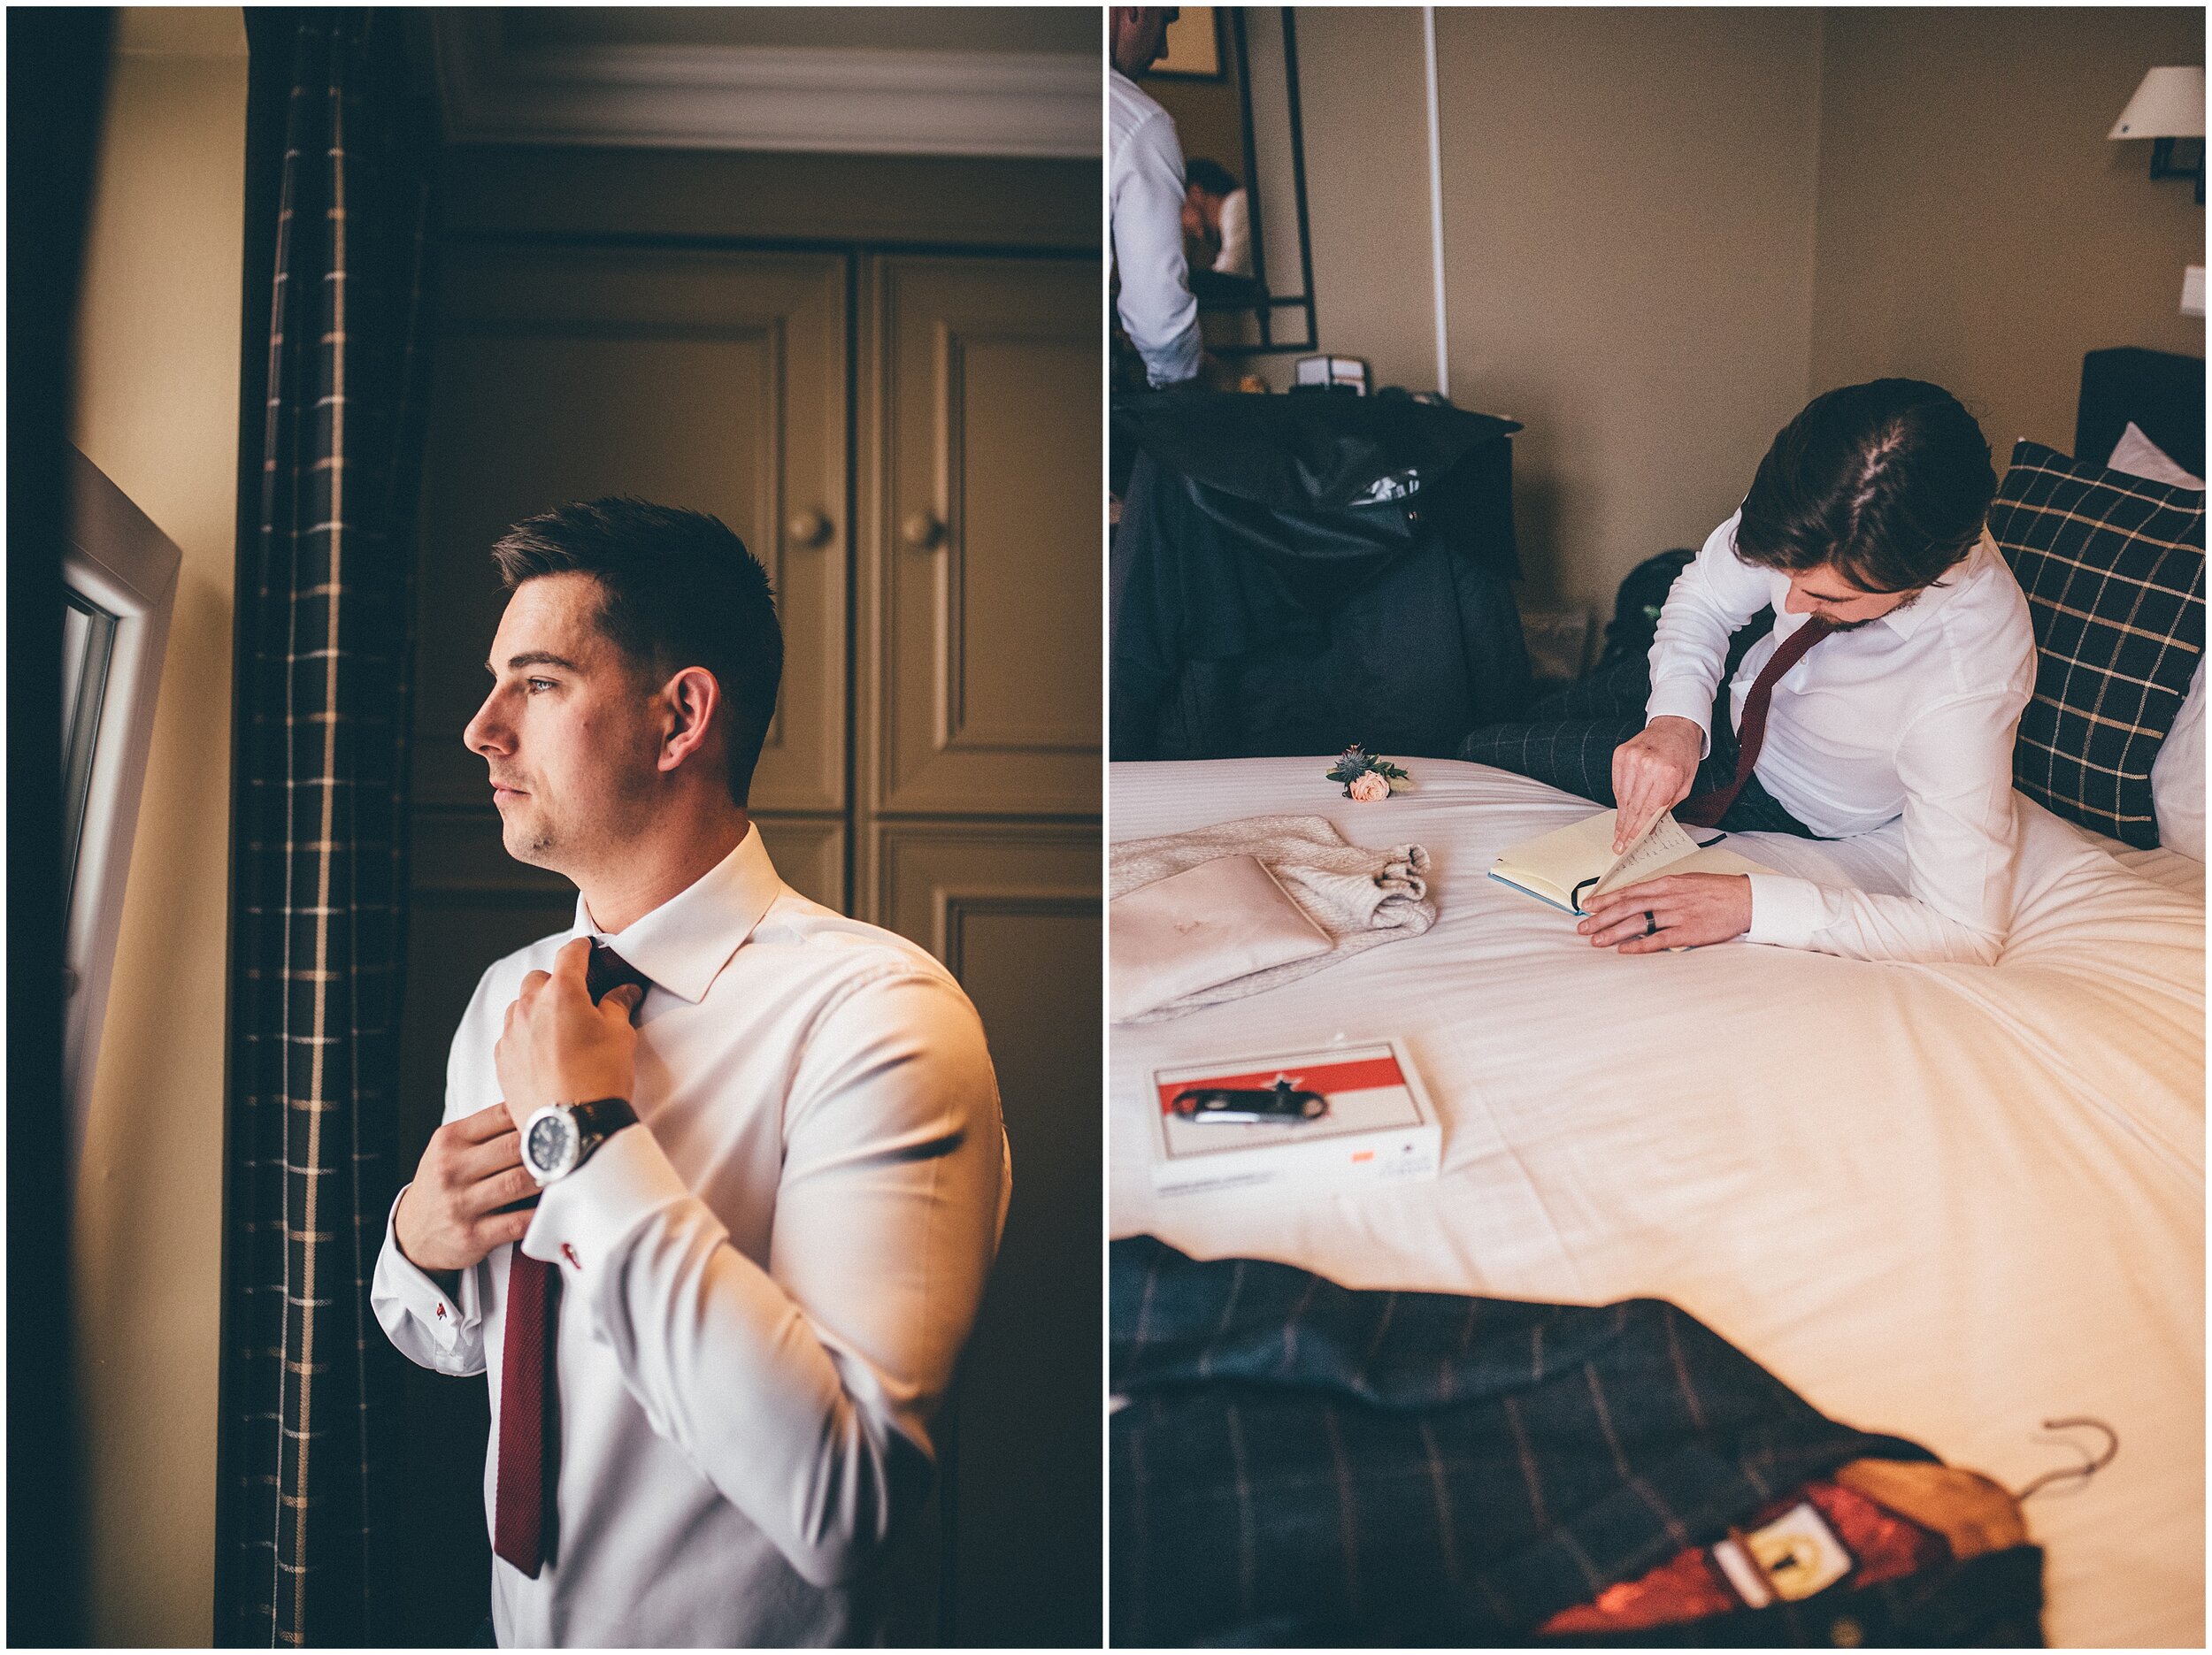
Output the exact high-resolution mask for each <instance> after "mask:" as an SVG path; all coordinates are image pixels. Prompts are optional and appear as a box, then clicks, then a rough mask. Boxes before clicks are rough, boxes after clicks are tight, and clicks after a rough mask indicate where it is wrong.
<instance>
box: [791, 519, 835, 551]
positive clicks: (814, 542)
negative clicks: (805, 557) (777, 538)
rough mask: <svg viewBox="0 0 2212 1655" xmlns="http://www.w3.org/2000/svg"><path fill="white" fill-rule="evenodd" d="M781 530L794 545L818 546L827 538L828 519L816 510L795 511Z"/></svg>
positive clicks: (828, 530)
mask: <svg viewBox="0 0 2212 1655" xmlns="http://www.w3.org/2000/svg"><path fill="white" fill-rule="evenodd" d="M783 532H784V533H785V534H786V535H787V537H789V539H790V541H791V543H792V544H793V545H794V546H819V545H820V544H821V543H822V542H823V541H824V540H827V539H829V532H830V521H829V519H828V518H827V517H824V516H823V515H822V514H821V513H820V512H818V511H795V512H793V513H792V514H791V521H790V522H788V523H787V524H785V525H783Z"/></svg>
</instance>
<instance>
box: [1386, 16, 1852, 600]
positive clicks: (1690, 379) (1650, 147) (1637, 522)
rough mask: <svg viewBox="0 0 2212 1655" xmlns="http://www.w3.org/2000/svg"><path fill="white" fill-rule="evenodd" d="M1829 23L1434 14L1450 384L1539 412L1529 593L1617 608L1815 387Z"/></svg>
mask: <svg viewBox="0 0 2212 1655" xmlns="http://www.w3.org/2000/svg"><path fill="white" fill-rule="evenodd" d="M1819 29H1820V22H1819V17H1818V14H1817V13H1816V12H1813V11H1759V10H1741V11H1670V10H1663V9H1658V8H1654V9H1651V10H1647V11H1610V10H1608V11H1554V10H1548V9H1547V10H1511V9H1492V8H1482V9H1464V10H1462V9H1453V10H1450V11H1442V10H1440V11H1439V12H1438V13H1437V57H1438V80H1439V84H1440V88H1441V96H1442V114H1443V119H1442V127H1443V157H1444V168H1443V172H1444V237H1445V241H1444V248H1445V272H1446V274H1445V297H1446V301H1447V303H1448V306H1449V312H1448V332H1449V336H1450V347H1451V370H1452V395H1453V398H1454V400H1455V401H1456V402H1459V403H1460V404H1461V405H1462V406H1464V407H1470V408H1477V409H1480V410H1484V411H1486V412H1491V413H1499V414H1504V415H1507V416H1509V417H1510V418H1515V419H1518V420H1521V421H1523V422H1524V423H1525V425H1527V427H1528V429H1527V430H1526V431H1525V433H1522V434H1521V435H1520V436H1519V437H1517V438H1516V439H1515V455H1514V471H1515V505H1516V508H1517V516H1518V523H1519V528H1520V534H1521V550H1522V558H1523V563H1524V567H1525V570H1526V571H1527V577H1528V578H1527V590H1528V592H1529V593H1530V594H1531V595H1532V596H1534V597H1537V598H1548V597H1554V596H1556V597H1559V598H1563V599H1566V600H1568V601H1572V602H1577V603H1580V604H1583V605H1585V606H1586V607H1588V608H1590V609H1594V610H1595V609H1600V608H1601V606H1603V608H1604V609H1609V607H1610V604H1611V600H1612V594H1613V590H1614V588H1615V587H1616V586H1617V585H1618V584H1619V581H1620V578H1621V576H1623V575H1624V574H1625V573H1626V572H1627V571H1629V570H1630V569H1631V568H1632V567H1633V566H1634V565H1635V564H1636V563H1638V562H1639V561H1640V560H1641V559H1643V558H1645V557H1648V556H1650V555H1652V554H1653V553H1654V552H1657V551H1661V550H1663V549H1664V548H1667V547H1670V546H1679V545H1691V546H1694V545H1696V544H1698V543H1699V542H1700V541H1701V540H1703V538H1704V537H1705V535H1706V534H1707V533H1709V532H1710V531H1711V529H1712V527H1713V525H1715V524H1716V523H1717V522H1719V521H1720V520H1721V518H1723V517H1726V516H1727V515H1728V513H1729V512H1730V511H1731V510H1733V509H1734V508H1735V505H1736V502H1737V501H1739V500H1740V499H1741V498H1742V496H1743V491H1744V489H1745V487H1747V485H1748V484H1749V482H1750V480H1751V471H1752V468H1753V467H1754V466H1755V464H1757V461H1758V457H1759V455H1760V454H1761V453H1762V452H1763V450H1764V448H1765V447H1766V445H1767V443H1768V441H1770V439H1771V438H1772V436H1773V434H1774V432H1775V429H1776V427H1777V426H1778V425H1780V424H1781V423H1782V422H1783V421H1784V420H1786V419H1787V418H1789V417H1790V415H1792V414H1793V413H1794V412H1796V410H1797V408H1798V405H1799V403H1800V402H1801V401H1802V400H1803V398H1802V392H1803V387H1804V379H1805V353H1806V349H1807V344H1808V341H1809V337H1810V329H1811V312H1812V250H1813V178H1814V168H1815V150H1814V145H1815V142H1816V135H1817V122H1818V119H1819V116H1818V90H1819V69H1820V65H1819V50H1820V34H1819ZM1416 107H1417V108H1418V105H1417V106H1416ZM1417 176H1418V175H1417ZM1416 216H1417V217H1418V218H1425V217H1426V214H1425V213H1417V215H1416Z"/></svg>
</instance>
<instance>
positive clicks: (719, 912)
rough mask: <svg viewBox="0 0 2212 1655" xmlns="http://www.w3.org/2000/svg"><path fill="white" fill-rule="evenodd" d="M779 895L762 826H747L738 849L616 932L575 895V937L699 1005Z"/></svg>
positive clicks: (780, 889)
mask: <svg viewBox="0 0 2212 1655" xmlns="http://www.w3.org/2000/svg"><path fill="white" fill-rule="evenodd" d="M782 890H783V881H782V880H781V879H780V878H779V877H777V875H776V870H775V865H774V864H773V863H772V862H770V861H769V860H768V847H766V846H764V845H763V844H762V843H761V841H760V829H759V827H758V826H757V824H747V826H746V829H745V837H744V838H743V839H740V840H739V841H738V842H737V847H736V848H735V849H733V850H732V851H731V852H730V854H728V855H726V856H725V857H724V858H723V859H722V860H721V861H720V862H717V863H716V864H715V865H714V866H713V867H712V868H710V869H709V870H707V871H706V872H705V873H703V874H702V875H700V876H699V877H698V878H697V879H695V880H694V881H693V882H692V883H691V884H690V885H688V886H687V887H686V888H685V889H683V890H681V891H680V892H678V893H676V894H675V895H674V896H672V897H670V898H669V899H668V900H667V901H665V902H664V903H662V904H661V905H660V906H659V907H658V908H655V909H654V910H653V911H652V912H651V913H649V914H647V915H644V916H641V918H638V919H635V920H633V921H632V922H631V923H630V924H629V925H628V926H627V927H626V929H624V930H622V931H612V932H610V931H601V930H599V929H598V927H596V926H595V925H594V924H593V923H591V910H590V909H589V908H587V907H585V905H584V899H583V897H582V895H581V894H579V895H578V896H577V898H576V923H575V924H574V925H573V926H572V928H571V931H572V935H574V936H578V937H596V938H598V939H601V940H602V941H603V942H605V943H606V944H607V945H608V946H610V947H611V948H612V949H614V951H615V952H616V953H617V954H620V955H621V956H622V957H623V958H624V959H625V960H626V961H628V962H630V963H631V964H632V965H633V966H635V967H636V968H637V969H638V970H640V971H641V972H642V973H643V974H644V975H645V976H647V977H650V978H651V979H652V981H653V985H654V986H655V987H656V988H664V989H666V990H667V991H668V992H670V993H672V994H673V995H675V996H676V997H677V998H678V999H679V1000H688V1001H690V1002H691V1003H692V1004H693V1005H697V1004H698V1003H699V1002H700V1001H701V1000H704V999H705V998H706V993H707V990H708V988H709V987H710V985H712V984H713V982H714V979H715V978H716V977H719V976H720V975H721V973H722V968H723V967H724V966H726V965H727V964H728V963H729V962H730V956H731V955H732V954H735V953H736V952H737V951H738V948H739V946H741V944H742V943H743V942H744V941H745V939H747V938H748V937H749V936H751V935H752V933H753V928H754V927H755V926H756V925H757V924H759V923H760V922H761V917H762V916H764V914H766V913H767V912H768V909H769V907H770V905H771V904H772V903H773V902H774V901H775V900H776V898H777V896H778V895H779V894H780V893H781V892H782Z"/></svg>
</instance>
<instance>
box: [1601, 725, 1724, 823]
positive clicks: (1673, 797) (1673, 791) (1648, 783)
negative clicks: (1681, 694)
mask: <svg viewBox="0 0 2212 1655" xmlns="http://www.w3.org/2000/svg"><path fill="white" fill-rule="evenodd" d="M1704 755H1705V732H1703V731H1702V730H1701V729H1699V728H1698V727H1697V724H1695V723H1694V721H1693V720H1691V719H1687V718H1678V717H1676V716H1673V715H1672V714H1663V715H1662V716H1659V717H1657V718H1655V719H1653V720H1652V721H1651V722H1650V723H1649V724H1646V725H1645V726H1644V727H1643V729H1642V730H1640V731H1639V732H1637V733H1636V734H1635V735H1634V736H1632V737H1631V738H1630V739H1628V740H1626V741H1624V742H1622V743H1621V744H1620V746H1618V747H1615V748H1614V749H1613V799H1614V802H1615V803H1616V804H1617V806H1618V807H1619V809H1618V813H1617V815H1616V816H1615V817H1614V823H1613V854H1615V855H1616V856H1617V855H1619V854H1621V853H1622V852H1623V851H1624V850H1626V849H1627V848H1628V847H1630V846H1631V845H1633V844H1634V843H1635V842H1636V841H1637V840H1638V839H1641V838H1643V836H1644V832H1645V831H1646V830H1647V828H1649V827H1650V826H1651V824H1653V823H1654V822H1656V821H1657V820H1658V819H1659V813H1660V812H1661V811H1663V810H1671V809H1673V808H1674V807H1675V806H1677V805H1678V804H1680V803H1681V802H1682V801H1684V800H1685V799H1687V798H1688V797H1689V796H1690V785H1691V784H1692V783H1693V782H1694V781H1696V779H1697V762H1698V760H1700V759H1701V758H1702V757H1703V756H1704Z"/></svg>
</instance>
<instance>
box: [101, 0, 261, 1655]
mask: <svg viewBox="0 0 2212 1655" xmlns="http://www.w3.org/2000/svg"><path fill="white" fill-rule="evenodd" d="M245 137H246V37H245V27H244V20H243V18H242V14H241V13H240V12H239V11H237V10H235V9H233V8H221V9H214V8H194V9H184V10H174V11H162V12H152V11H148V10H142V9H138V8H130V9H127V10H125V11H121V12H120V13H119V16H118V19H117V37H116V55H115V58H114V62H113V65H112V73H111V80H110V82H109V87H108V96H107V113H106V124H105V126H104V131H103V133H102V136H101V148H100V156H99V163H98V172H97V176H96V184H95V193H94V198H93V203H92V214H91V224H90V230H89V237H88V245H87V249H86V252H87V257H86V264H85V285H84V299H83V308H82V312H81V318H80V322H79V333H78V349H77V409H76V414H75V418H74V421H73V427H74V428H73V438H74V441H75V442H76V444H77V446H78V447H79V448H81V449H82V450H83V451H84V452H85V454H86V455H87V456H88V457H89V458H90V459H91V460H92V462H93V464H96V465H97V466H98V467H99V468H100V469H101V470H102V471H104V472H106V473H107V475H108V476H109V477H110V478H111V479H112V480H113V481H114V482H115V484H116V485H117V487H119V488H121V489H122V491H123V492H124V493H125V494H128V495H129V496H130V497H131V499H132V500H133V501H134V502H137V504H138V506H139V508H140V509H141V510H143V511H144V512H145V513H146V515H147V516H148V517H151V518H152V519H153V520H154V522H155V523H156V524H157V525H159V527H160V528H161V530H162V531H163V533H165V534H167V535H168V536H169V538H170V539H172V540H174V541H175V542H176V543H177V545H178V546H179V547H180V548H182V550H183V553H184V563H183V567H182V569H181V570H180V573H179V576H178V582H177V598H176V609H175V613H174V615H173V618H172V620H171V623H170V627H169V645H168V654H167V658H166V660H165V663H164V667H163V671H162V683H161V698H160V704H159V710H158V713H157V718H156V722H155V726H154V738H153V747H152V751H151V754H150V756H149V759H148V762H147V770H146V793H145V803H144V808H142V810H141V811H140V813H139V818H138V832H137V839H136V843H135V845H134V848H133V852H132V857H131V867H130V883H129V886H128V889H127V893H126V897H125V901H124V908H123V926H122V936H121V939H120V942H119V945H118V949H117V955H116V962H115V977H114V984H113V987H112V989H111V992H110V997H109V1000H108V1010H107V1024H106V1029H105V1031H104V1036H103V1038H102V1042H101V1047H100V1060H99V1068H98V1072H97V1075H96V1079H95V1084H94V1088H93V1098H92V1111H91V1118H90V1121H89V1122H88V1130H87V1137H86V1143H85V1151H84V1161H83V1165H82V1168H81V1171H80V1173H79V1176H78V1184H77V1210H76V1220H75V1223H76V1237H75V1239H76V1264H77V1305H78V1316H79V1322H78V1338H79V1341H80V1345H79V1352H78V1354H79V1361H80V1365H81V1371H80V1374H79V1383H80V1391H81V1397H80V1406H81V1408H82V1411H83V1426H84V1436H85V1442H86V1445H87V1446H86V1452H87V1457H88V1482H87V1486H86V1490H85V1510H86V1520H87V1522H88V1527H89V1529H90V1535H89V1544H88V1559H89V1563H88V1581H87V1590H88V1599H89V1621H88V1628H87V1630H88V1635H89V1636H90V1639H91V1641H92V1642H93V1643H94V1644H204V1643H206V1642H207V1641H208V1640H209V1638H210V1636H211V1631H212V1620H211V1616H212V1605H213V1593H214V1586H213V1571H214V1563H215V1494H216V1483H215V1438H216V1426H217V1419H218V1412H217V1397H216V1375H217V1368H218V1363H219V1343H218V1326H219V1319H220V1314H221V1295H220V1277H219V1271H220V1260H221V1255H222V1189H223V1161H222V1143H223V1073H224V1024H225V1005H224V984H225V982H226V980H227V950H226V941H227V931H228V924H229V916H228V893H229V859H230V714H231V701H230V683H231V617H232V592H233V586H234V575H233V570H234V558H235V550H234V539H233V531H234V502H235V498H236V493H237V437H238V360H239V338H238V328H239V303H240V287H239V281H240V263H241V252H240V241H241V238H242V225H243V212H244V167H245Z"/></svg>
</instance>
